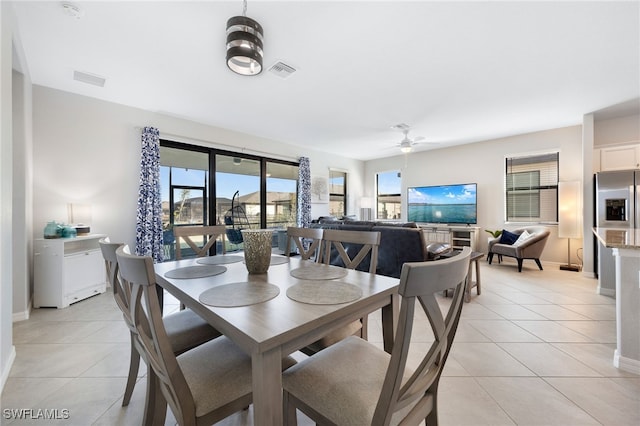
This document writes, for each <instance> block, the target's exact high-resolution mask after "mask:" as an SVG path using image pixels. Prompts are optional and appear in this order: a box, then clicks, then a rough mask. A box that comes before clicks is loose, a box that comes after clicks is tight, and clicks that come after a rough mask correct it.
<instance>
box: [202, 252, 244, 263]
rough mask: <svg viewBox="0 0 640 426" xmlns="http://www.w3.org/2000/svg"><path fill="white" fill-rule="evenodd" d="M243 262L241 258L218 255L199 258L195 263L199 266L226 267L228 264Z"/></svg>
mask: <svg viewBox="0 0 640 426" xmlns="http://www.w3.org/2000/svg"><path fill="white" fill-rule="evenodd" d="M243 260H244V257H243V256H237V255H230V254H218V255H215V256H206V257H200V258H198V260H196V263H199V264H201V265H226V264H229V263H236V262H242V261H243Z"/></svg>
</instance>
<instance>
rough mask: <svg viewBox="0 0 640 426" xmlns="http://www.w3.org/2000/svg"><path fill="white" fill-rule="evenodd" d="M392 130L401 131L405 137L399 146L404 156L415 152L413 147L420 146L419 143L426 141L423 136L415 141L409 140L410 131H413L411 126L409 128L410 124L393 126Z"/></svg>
mask: <svg viewBox="0 0 640 426" xmlns="http://www.w3.org/2000/svg"><path fill="white" fill-rule="evenodd" d="M391 128H392V129H394V130H400V131H401V132H402V134H403V135H404V138H402V140H401V141H400V143H399V144H398V145H397V146H399V147H400V151H401V152H402V153H403V154H408V153H410V152H411V151H413V146H414V145H418V143H417V142H418V141H421V140H424V138H423V137H422V136H418V137H417V138H414V139H409V130H411V126H409V125H408V124H405V123H399V124H395V125H393V126H391Z"/></svg>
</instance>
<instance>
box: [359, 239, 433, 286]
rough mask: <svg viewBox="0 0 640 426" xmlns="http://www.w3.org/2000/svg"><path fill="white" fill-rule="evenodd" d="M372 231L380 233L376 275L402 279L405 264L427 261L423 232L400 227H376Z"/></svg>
mask: <svg viewBox="0 0 640 426" xmlns="http://www.w3.org/2000/svg"><path fill="white" fill-rule="evenodd" d="M371 230H372V231H378V232H380V246H379V247H378V267H377V271H376V273H378V274H380V275H386V276H388V277H394V278H400V273H401V272H402V265H404V263H405V262H424V261H425V260H427V257H426V247H425V242H424V237H423V234H422V230H420V229H416V228H404V227H398V226H374V227H373V228H372V229H371Z"/></svg>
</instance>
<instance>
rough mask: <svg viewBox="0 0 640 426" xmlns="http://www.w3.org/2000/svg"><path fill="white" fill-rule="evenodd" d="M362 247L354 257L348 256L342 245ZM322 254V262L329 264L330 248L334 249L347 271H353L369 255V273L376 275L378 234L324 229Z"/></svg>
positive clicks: (374, 232)
mask: <svg viewBox="0 0 640 426" xmlns="http://www.w3.org/2000/svg"><path fill="white" fill-rule="evenodd" d="M347 243H348V244H352V245H356V244H358V245H362V247H361V248H360V250H359V251H358V252H357V253H356V255H355V256H353V257H351V256H349V253H347V250H346V249H345V246H344V244H347ZM323 245H324V249H323V250H324V254H323V257H322V261H323V262H324V263H326V264H329V263H330V262H331V248H332V247H334V248H335V249H336V251H337V253H338V255H339V256H340V259H341V260H342V262H343V263H344V265H345V267H346V268H347V269H355V268H357V267H358V265H360V263H361V262H362V261H363V260H364V259H366V257H367V255H368V254H369V253H371V256H370V259H371V260H370V263H369V272H370V273H372V274H375V273H376V268H377V266H378V247H379V245H380V232H377V231H345V230H340V229H325V230H324V234H323Z"/></svg>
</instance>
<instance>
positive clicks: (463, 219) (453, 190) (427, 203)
mask: <svg viewBox="0 0 640 426" xmlns="http://www.w3.org/2000/svg"><path fill="white" fill-rule="evenodd" d="M407 208H408V216H409V221H411V222H425V223H466V224H472V223H477V217H476V216H477V205H476V184H475V183H469V184H460V185H438V186H416V187H410V188H409V189H408V203H407Z"/></svg>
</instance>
